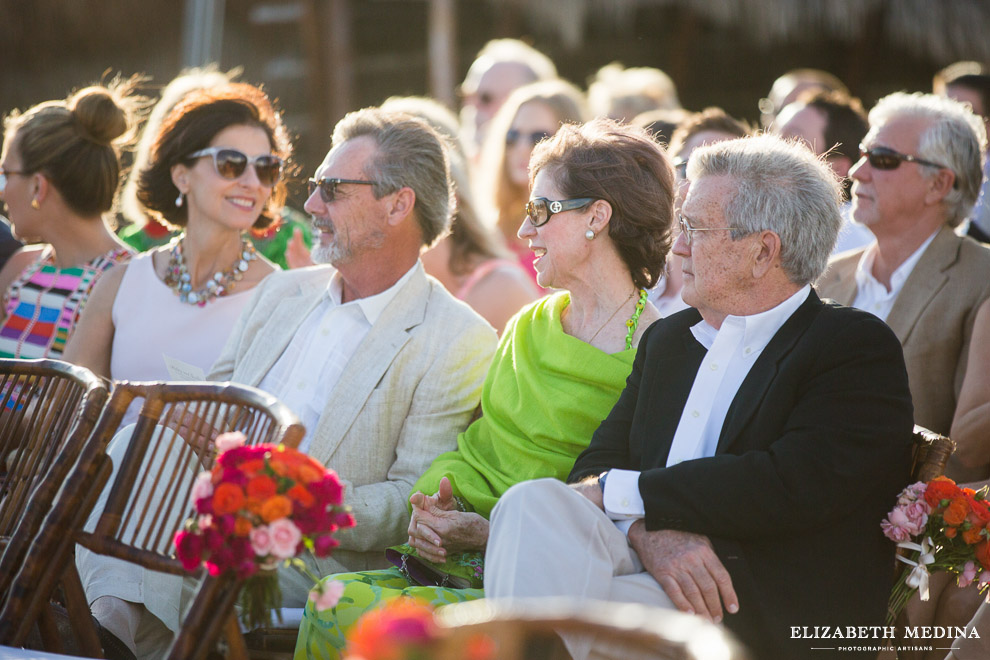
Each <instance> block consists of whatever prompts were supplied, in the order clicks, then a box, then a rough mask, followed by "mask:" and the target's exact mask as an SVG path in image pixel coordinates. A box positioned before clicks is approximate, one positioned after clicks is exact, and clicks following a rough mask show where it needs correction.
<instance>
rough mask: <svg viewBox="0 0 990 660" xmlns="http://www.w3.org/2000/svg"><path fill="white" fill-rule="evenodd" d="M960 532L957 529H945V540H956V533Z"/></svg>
mask: <svg viewBox="0 0 990 660" xmlns="http://www.w3.org/2000/svg"><path fill="white" fill-rule="evenodd" d="M958 531H959V530H958V529H956V528H955V527H946V528H945V531H944V532H943V533H944V534H945V538H947V539H954V538H956V532H958Z"/></svg>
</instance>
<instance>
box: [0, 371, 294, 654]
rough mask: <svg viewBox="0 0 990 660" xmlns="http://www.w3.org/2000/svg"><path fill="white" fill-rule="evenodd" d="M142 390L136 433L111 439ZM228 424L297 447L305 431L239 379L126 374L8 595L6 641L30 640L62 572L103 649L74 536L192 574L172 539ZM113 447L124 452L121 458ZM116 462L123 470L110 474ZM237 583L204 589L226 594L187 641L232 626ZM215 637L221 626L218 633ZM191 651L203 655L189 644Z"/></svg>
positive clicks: (208, 594) (210, 595)
mask: <svg viewBox="0 0 990 660" xmlns="http://www.w3.org/2000/svg"><path fill="white" fill-rule="evenodd" d="M139 399H140V400H143V401H142V403H141V406H140V412H139V414H138V419H137V422H136V423H135V424H134V426H133V429H132V433H131V434H130V437H129V440H126V439H125V437H118V438H117V440H115V442H114V446H113V447H108V445H109V444H110V443H111V440H112V439H114V436H115V435H116V434H117V432H118V430H119V428H118V427H119V426H120V423H121V420H122V418H123V417H124V413H125V412H126V411H127V409H128V408H129V407H130V406H131V404H132V402H134V401H135V400H139ZM227 431H241V432H243V433H244V434H245V436H246V438H247V443H248V444H252V445H253V444H258V443H264V442H268V443H282V444H285V445H287V446H291V447H296V446H297V445H298V444H299V442H300V440H301V439H302V437H303V434H304V429H303V427H302V425H301V424H300V423H299V421H298V418H297V417H296V416H295V415H294V414H293V413H292V412H291V411H290V410H289V409H288V408H287V407H286V406H284V405H283V404H282V403H280V402H279V401H278V400H277V399H275V398H274V397H272V396H270V395H268V394H266V393H264V392H262V391H260V390H257V389H255V388H252V387H247V386H242V385H235V384H230V383H128V382H123V383H119V384H117V385H116V387H115V389H114V391H113V394H112V395H111V397H110V400H109V402H108V403H107V406H106V408H105V409H104V412H103V415H102V416H101V417H100V420H99V422H98V423H97V426H96V428H95V429H94V431H93V435H92V438H91V440H90V441H89V442H88V443H87V445H86V447H85V448H84V449H83V451H82V452H81V455H80V459H79V461H78V463H77V465H76V467H75V469H74V470H73V471H72V474H71V475H70V476H69V479H68V480H66V484H65V487H64V488H63V490H62V492H61V493H60V495H59V497H58V500H57V501H56V503H55V505H54V507H53V508H52V511H51V512H50V514H49V515H48V516H47V517H46V518H45V521H44V523H43V526H42V529H41V531H40V532H39V533H38V534H37V536H36V538H35V539H34V541H33V542H32V543H31V547H30V550H29V553H28V556H27V557H26V558H25V561H24V562H23V564H22V566H21V568H20V570H19V571H18V574H17V576H16V578H15V580H14V583H13V586H12V588H11V590H10V594H9V596H8V597H7V598H6V601H5V602H4V603H3V609H2V610H0V644H7V645H12V646H17V645H20V644H22V643H23V641H24V639H25V638H26V636H27V634H28V633H29V632H30V630H31V627H32V625H33V624H34V622H35V620H36V619H37V618H38V616H39V614H40V612H41V611H42V609H43V608H44V605H45V603H46V602H47V599H48V598H49V596H50V595H51V593H52V591H53V589H54V588H55V586H56V583H57V582H58V580H59V578H61V587H62V590H63V593H64V595H65V599H66V608H67V609H68V610H69V616H70V620H71V621H72V622H73V624H74V625H75V623H76V621H79V622H80V625H79V627H77V628H76V630H75V631H76V636H77V638H78V641H79V644H80V647H81V648H82V649H83V652H84V653H86V654H89V655H92V656H94V657H99V654H100V649H99V645H98V641H97V639H96V631H95V629H94V628H93V627H92V625H91V624H90V622H89V621H90V620H89V611H88V606H87V602H86V598H85V595H84V593H83V590H82V584H81V581H80V579H79V575H78V573H77V572H76V568H75V564H74V562H73V561H72V559H71V555H72V547H73V544H75V543H78V544H80V545H82V546H84V547H86V548H87V549H89V550H91V551H93V552H95V553H98V554H101V555H106V556H109V557H114V558H117V559H121V560H125V561H129V562H132V563H135V564H138V565H140V566H142V567H144V568H147V569H151V570H155V571H161V572H165V573H171V574H175V575H180V576H184V575H186V571H185V569H183V568H182V565H181V563H180V562H179V561H178V560H177V559H175V558H174V557H173V556H172V555H173V548H172V539H173V537H174V535H175V533H176V532H177V531H178V530H179V529H180V527H181V525H182V524H183V522H184V521H185V519H186V518H187V517H189V515H190V514H191V513H192V508H191V506H190V504H189V499H190V494H191V490H192V486H193V483H194V481H195V478H196V476H197V475H198V474H199V472H201V471H202V470H206V469H209V468H211V467H212V466H213V463H214V461H215V458H216V452H215V450H214V448H213V445H212V440H213V438H214V437H215V436H216V435H217V434H218V433H221V432H227ZM111 455H113V456H116V457H117V458H118V462H117V465H114V464H113V463H114V461H113V459H112V458H111ZM111 471H113V480H112V482H111V483H108V481H109V479H110V474H111ZM104 488H106V489H108V491H107V492H108V494H107V496H106V501H105V504H104V506H103V511H102V513H101V514H100V515H99V517H98V519H97V521H96V524H95V527H94V528H93V529H91V530H88V531H87V530H84V529H83V527H84V525H85V524H86V520H87V518H88V517H89V514H90V511H91V510H92V509H93V507H94V505H95V504H96V503H97V501H98V500H99V499H100V496H101V494H102V493H103V492H104ZM53 566H54V567H59V568H60V569H62V568H64V573H63V574H61V575H59V574H58V571H56V570H52V567H53ZM216 586H217V585H213V587H216ZM221 586H223V585H221ZM232 588H233V587H231V589H232ZM231 589H227V590H226V592H225V591H224V590H223V589H216V588H212V587H211V590H206V591H201V595H202V596H203V598H207V599H208V600H215V599H220V600H221V601H223V602H222V603H219V604H217V603H213V604H211V603H206V604H203V603H200V604H199V605H198V606H197V607H196V611H197V612H199V615H200V616H201V617H202V616H203V613H204V612H205V613H206V616H205V618H206V619H207V620H206V621H194V622H189V621H188V620H187V623H189V624H190V625H189V630H188V631H187V626H186V625H185V624H184V625H183V629H182V631H181V632H180V634H179V636H178V638H177V640H176V645H177V646H183V645H186V646H188V645H193V646H196V645H198V644H200V643H201V642H203V640H202V639H195V638H194V637H195V636H200V637H201V636H202V635H203V634H205V633H204V631H206V632H210V631H213V632H216V631H218V630H219V629H220V627H222V625H223V624H224V622H225V619H226V618H227V616H228V614H229V613H230V607H229V606H230V605H231V604H232V603H233V600H231V599H230V598H229V592H230V590H231ZM234 596H235V597H236V592H235V593H234ZM214 605H222V607H220V606H214ZM214 619H215V620H216V621H214ZM214 623H215V625H214ZM190 638H192V639H190ZM215 639H216V637H215V635H214V636H213V637H212V638H211V639H210V640H209V641H211V642H212V641H215ZM53 646H56V645H53ZM186 646H183V648H186ZM47 650H53V651H56V652H57V651H59V650H60V649H59V648H50V649H47ZM177 657H178V656H177ZM182 657H194V656H192V655H190V654H188V653H186V654H185V655H183V656H182Z"/></svg>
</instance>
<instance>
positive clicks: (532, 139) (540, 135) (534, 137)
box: [505, 128, 550, 147]
mask: <svg viewBox="0 0 990 660" xmlns="http://www.w3.org/2000/svg"><path fill="white" fill-rule="evenodd" d="M548 137H550V134H549V133H547V132H546V131H533V132H532V133H521V132H519V131H517V130H516V129H514V128H510V129H509V130H508V132H507V133H506V134H505V145H506V146H507V147H514V146H516V143H517V142H519V140H523V139H525V140H528V141H529V142H528V144H529V146H531V147H535V146H536V145H537V144H539V143H540V141H541V140H545V139H547V138H548Z"/></svg>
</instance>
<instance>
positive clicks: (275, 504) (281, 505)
mask: <svg viewBox="0 0 990 660" xmlns="http://www.w3.org/2000/svg"><path fill="white" fill-rule="evenodd" d="M291 513H292V500H290V499H289V498H288V497H286V496H285V495H275V496H274V497H269V498H268V499H267V500H265V502H264V503H263V504H262V505H261V519H262V520H264V521H265V522H271V521H273V520H278V519H279V518H285V517H287V516H288V515H289V514H291Z"/></svg>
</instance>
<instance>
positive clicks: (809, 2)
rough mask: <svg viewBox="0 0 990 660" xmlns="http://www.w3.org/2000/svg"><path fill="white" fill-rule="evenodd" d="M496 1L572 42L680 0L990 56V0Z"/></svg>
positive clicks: (854, 37) (947, 52) (934, 53)
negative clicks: (592, 28)
mask: <svg viewBox="0 0 990 660" xmlns="http://www.w3.org/2000/svg"><path fill="white" fill-rule="evenodd" d="M491 1H492V2H494V3H496V4H511V5H515V6H517V7H518V8H519V10H520V11H521V12H522V13H523V14H524V15H525V16H526V17H527V23H528V27H529V28H530V29H531V30H532V31H533V32H534V33H537V34H539V33H543V34H546V33H548V32H554V33H556V35H557V36H559V37H560V38H561V39H562V40H563V41H564V43H565V44H567V45H568V46H569V47H572V48H575V47H577V46H579V45H580V43H581V42H582V37H583V34H584V30H585V29H586V26H588V25H590V24H592V23H594V24H606V25H611V26H613V27H615V28H616V29H619V30H621V29H625V28H629V27H630V25H631V22H632V21H633V20H635V13H636V9H637V8H639V7H649V6H673V5H679V6H681V7H684V8H687V9H690V10H691V11H693V12H695V13H697V14H698V15H699V16H701V17H703V18H706V19H708V20H710V21H712V22H713V23H714V24H716V25H717V26H719V27H723V28H728V29H733V30H737V31H739V32H742V33H746V34H748V35H749V37H750V38H751V39H753V40H755V41H761V42H765V43H767V44H771V45H772V44H777V43H781V42H789V41H799V40H801V38H802V36H803V35H806V34H813V35H815V36H816V37H826V38H834V39H840V40H845V41H849V42H853V41H858V40H860V39H862V38H864V37H868V36H869V33H870V32H871V31H877V30H879V31H881V32H882V34H883V36H884V37H885V38H886V40H888V41H889V42H890V43H893V44H895V45H899V46H903V47H904V48H906V49H909V50H911V51H914V52H916V53H918V54H919V55H922V56H924V57H927V58H929V59H931V60H932V61H935V62H939V63H946V62H951V61H953V60H958V59H975V60H982V61H985V62H990V1H988V0H539V1H538V2H533V1H532V0H491ZM878 36H879V35H878Z"/></svg>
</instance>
